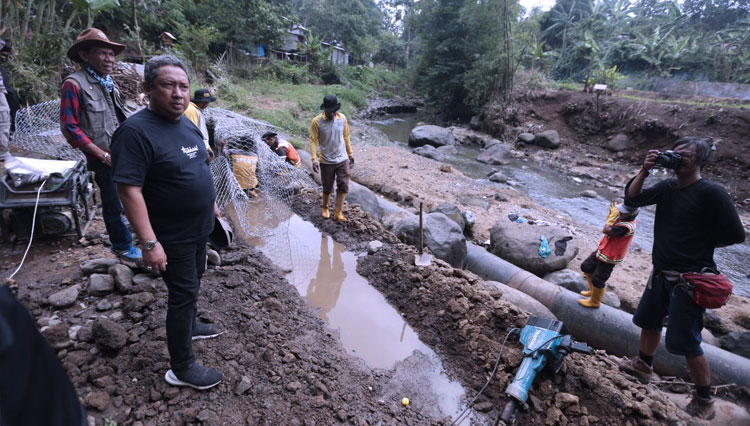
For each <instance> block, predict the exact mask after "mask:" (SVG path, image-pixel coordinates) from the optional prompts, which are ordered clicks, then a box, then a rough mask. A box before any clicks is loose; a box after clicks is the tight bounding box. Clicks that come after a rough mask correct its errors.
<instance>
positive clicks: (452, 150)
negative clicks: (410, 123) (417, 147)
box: [425, 145, 458, 156]
mask: <svg viewBox="0 0 750 426" xmlns="http://www.w3.org/2000/svg"><path fill="white" fill-rule="evenodd" d="M425 146H427V145H425ZM435 150H436V151H437V152H438V153H440V154H443V155H444V156H447V155H456V154H458V150H457V149H456V146H455V145H444V146H439V147H437V148H435Z"/></svg>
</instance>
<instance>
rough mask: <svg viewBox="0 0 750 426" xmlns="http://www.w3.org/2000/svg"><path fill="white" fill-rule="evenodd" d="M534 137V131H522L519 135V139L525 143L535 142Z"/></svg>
mask: <svg viewBox="0 0 750 426" xmlns="http://www.w3.org/2000/svg"><path fill="white" fill-rule="evenodd" d="M534 138H535V136H534V134H533V133H521V134H519V135H518V140H519V141H520V142H523V143H532V142H534Z"/></svg>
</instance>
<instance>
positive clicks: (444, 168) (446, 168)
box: [440, 164, 453, 173]
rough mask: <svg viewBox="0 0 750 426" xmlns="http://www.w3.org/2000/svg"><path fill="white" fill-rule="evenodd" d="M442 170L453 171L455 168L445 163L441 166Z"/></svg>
mask: <svg viewBox="0 0 750 426" xmlns="http://www.w3.org/2000/svg"><path fill="white" fill-rule="evenodd" d="M440 171H441V172H443V173H451V172H452V171H453V169H452V168H451V166H449V165H447V164H443V165H442V166H440Z"/></svg>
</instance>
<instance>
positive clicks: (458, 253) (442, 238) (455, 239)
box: [393, 213, 466, 268]
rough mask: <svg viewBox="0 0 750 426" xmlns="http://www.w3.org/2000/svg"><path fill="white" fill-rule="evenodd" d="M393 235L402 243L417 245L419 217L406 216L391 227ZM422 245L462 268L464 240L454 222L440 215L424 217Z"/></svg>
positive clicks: (464, 249) (464, 257) (461, 231)
mask: <svg viewBox="0 0 750 426" xmlns="http://www.w3.org/2000/svg"><path fill="white" fill-rule="evenodd" d="M393 233H394V234H395V235H396V236H397V237H398V238H399V239H400V240H401V241H402V242H404V243H406V244H411V245H413V246H415V247H416V246H417V245H418V244H419V217H417V216H408V217H406V218H404V219H402V220H400V221H399V222H398V223H396V224H395V225H394V227H393ZM424 244H425V245H426V246H427V247H428V248H429V249H430V251H431V252H432V254H434V255H435V256H436V257H437V258H439V259H442V260H444V261H446V262H448V263H450V264H451V266H453V267H454V268H463V266H464V261H465V259H466V238H465V237H464V235H463V230H462V229H461V228H460V227H459V226H458V224H457V223H456V222H454V221H453V220H451V219H450V218H448V216H446V215H444V214H442V213H429V214H427V215H425V217H424Z"/></svg>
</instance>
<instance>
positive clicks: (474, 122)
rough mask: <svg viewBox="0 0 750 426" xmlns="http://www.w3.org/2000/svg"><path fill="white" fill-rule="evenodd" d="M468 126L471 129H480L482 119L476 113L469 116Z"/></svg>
mask: <svg viewBox="0 0 750 426" xmlns="http://www.w3.org/2000/svg"><path fill="white" fill-rule="evenodd" d="M469 128H471V129H472V130H481V129H482V119H481V118H479V116H478V115H475V116H473V117H471V120H470V121H469Z"/></svg>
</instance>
